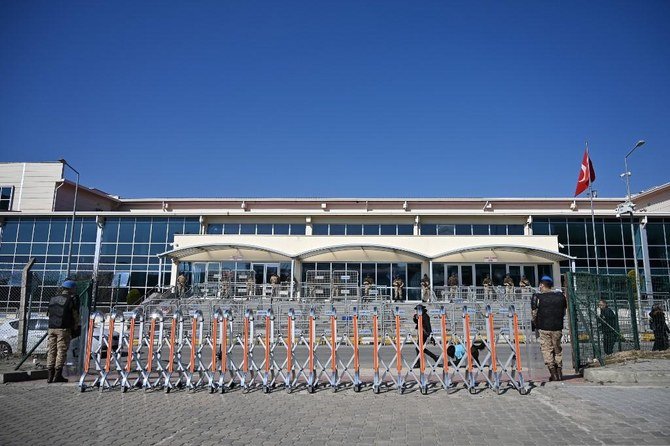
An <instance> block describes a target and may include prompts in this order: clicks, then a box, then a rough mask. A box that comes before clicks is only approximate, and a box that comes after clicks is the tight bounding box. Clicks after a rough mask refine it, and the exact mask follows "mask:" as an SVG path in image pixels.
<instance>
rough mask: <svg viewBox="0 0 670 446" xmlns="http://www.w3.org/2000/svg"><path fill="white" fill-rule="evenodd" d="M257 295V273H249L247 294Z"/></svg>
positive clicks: (250, 295)
mask: <svg viewBox="0 0 670 446" xmlns="http://www.w3.org/2000/svg"><path fill="white" fill-rule="evenodd" d="M255 295H256V275H255V274H249V277H248V278H247V296H248V297H253V296H255Z"/></svg>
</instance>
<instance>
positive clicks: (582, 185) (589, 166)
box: [575, 150, 596, 197]
mask: <svg viewBox="0 0 670 446" xmlns="http://www.w3.org/2000/svg"><path fill="white" fill-rule="evenodd" d="M595 180H596V171H595V170H594V169H593V163H592V162H591V158H589V151H588V150H584V158H583V159H582V167H581V170H580V171H579V177H578V178H577V189H575V197H576V196H577V195H579V194H581V193H582V192H584V191H585V190H586V189H588V187H589V184H591V183H593V182H594V181H595Z"/></svg>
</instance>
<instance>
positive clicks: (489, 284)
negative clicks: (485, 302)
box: [482, 274, 493, 299]
mask: <svg viewBox="0 0 670 446" xmlns="http://www.w3.org/2000/svg"><path fill="white" fill-rule="evenodd" d="M482 285H484V299H490V298H491V288H492V287H493V281H491V278H490V277H489V275H488V274H486V275H485V276H484V280H482Z"/></svg>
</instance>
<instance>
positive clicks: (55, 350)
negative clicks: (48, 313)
mask: <svg viewBox="0 0 670 446" xmlns="http://www.w3.org/2000/svg"><path fill="white" fill-rule="evenodd" d="M48 333H49V334H48V335H47V368H48V369H52V368H56V369H62V368H63V365H64V364H65V357H66V356H67V348H68V346H69V345H70V338H71V336H70V329H69V328H50V329H49V332H48Z"/></svg>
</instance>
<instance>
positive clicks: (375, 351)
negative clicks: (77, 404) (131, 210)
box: [79, 303, 528, 394]
mask: <svg viewBox="0 0 670 446" xmlns="http://www.w3.org/2000/svg"><path fill="white" fill-rule="evenodd" d="M275 310H277V311H279V314H277V313H276V311H275ZM284 310H285V309H283V308H281V307H276V308H272V307H268V308H255V309H254V308H242V307H234V308H232V307H231V308H224V309H221V308H215V309H214V311H213V312H212V314H211V315H209V317H208V319H206V318H205V317H204V315H203V313H202V311H200V310H198V309H195V310H190V311H188V312H185V313H182V311H180V310H178V309H177V310H174V311H173V313H172V314H171V315H167V316H166V315H164V314H163V313H162V312H161V311H160V310H154V311H153V312H152V313H151V314H150V315H149V316H148V317H147V316H145V315H144V314H142V312H141V310H139V309H138V310H135V311H132V312H126V313H121V312H118V311H114V310H113V311H111V312H110V313H109V314H106V315H103V314H102V313H99V312H95V313H93V314H91V316H90V319H89V330H88V338H87V342H86V358H87V360H85V361H84V371H83V373H82V375H81V378H80V380H79V388H80V390H81V391H84V390H86V389H88V388H92V387H95V388H99V389H100V390H107V389H116V388H119V389H121V390H122V391H124V392H125V391H128V390H130V389H145V390H164V391H165V392H168V393H169V392H170V391H172V390H174V389H188V390H191V391H197V390H209V392H211V393H214V392H221V393H225V392H226V391H229V390H231V389H235V388H240V389H242V390H243V391H246V392H248V391H252V390H261V391H263V392H265V393H270V392H273V391H274V390H276V389H278V388H283V389H284V390H285V391H287V392H289V393H290V392H293V391H296V390H302V389H306V390H307V391H308V392H309V393H313V392H315V391H316V390H317V389H319V388H330V389H331V390H332V391H334V392H335V391H339V390H341V389H348V388H351V389H353V390H354V391H355V392H360V391H361V390H362V389H363V388H365V387H370V388H371V389H372V391H373V393H381V391H382V390H386V391H389V390H391V391H393V390H395V391H397V392H399V393H404V392H405V391H406V390H407V389H412V388H414V389H419V391H420V393H423V394H426V393H428V392H429V390H430V389H435V390H437V389H444V390H447V391H454V390H456V389H458V388H459V387H462V388H465V389H467V391H469V392H470V393H477V392H479V391H481V390H484V389H486V388H488V389H491V390H493V391H495V392H496V393H503V392H504V391H505V390H506V389H515V390H517V391H518V392H519V393H521V394H526V393H527V391H528V384H527V383H526V382H525V381H524V377H523V375H524V368H523V363H522V355H521V343H522V342H524V341H525V336H524V335H523V333H522V328H521V327H520V322H519V315H518V313H517V310H516V309H515V307H514V306H513V305H510V306H504V305H501V306H498V307H497V308H492V306H491V305H486V306H485V307H482V306H477V305H476V304H473V305H472V306H470V305H457V304H452V305H439V306H438V305H432V306H431V308H426V307H424V306H417V307H415V308H414V307H411V306H403V305H401V304H398V305H394V306H390V305H381V306H376V305H372V304H365V303H363V304H361V305H356V306H346V305H345V306H340V307H339V308H338V306H337V305H335V304H332V305H330V306H328V307H324V306H322V307H319V308H317V307H310V308H304V306H301V307H299V308H289V309H288V311H284ZM280 319H284V321H283V322H282V321H280ZM115 334H118V339H119V341H118V342H117V343H116V344H114V342H113V341H112V340H114V339H115V336H114V335H115Z"/></svg>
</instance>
